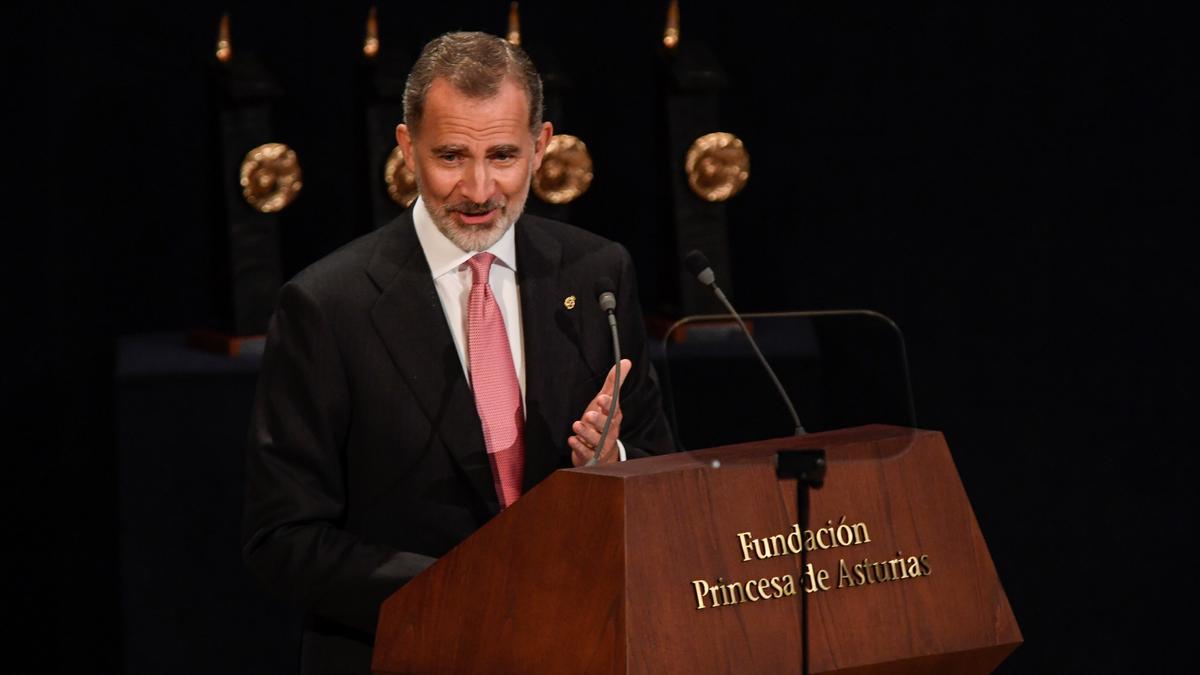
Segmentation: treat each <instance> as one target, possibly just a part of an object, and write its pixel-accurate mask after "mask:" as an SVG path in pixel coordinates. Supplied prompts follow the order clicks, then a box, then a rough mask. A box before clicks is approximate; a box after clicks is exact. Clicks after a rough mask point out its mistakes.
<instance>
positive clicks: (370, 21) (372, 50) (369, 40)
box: [363, 5, 379, 59]
mask: <svg viewBox="0 0 1200 675" xmlns="http://www.w3.org/2000/svg"><path fill="white" fill-rule="evenodd" d="M363 56H365V57H367V58H368V59H373V58H375V57H376V56H379V19H378V18H377V17H376V12H375V5H371V11H370V12H368V13H367V37H366V38H364V39H363Z"/></svg>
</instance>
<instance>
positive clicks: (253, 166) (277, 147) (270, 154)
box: [239, 143, 304, 213]
mask: <svg viewBox="0 0 1200 675" xmlns="http://www.w3.org/2000/svg"><path fill="white" fill-rule="evenodd" d="M239 182H240V183H241V185H242V196H243V197H245V198H246V202H247V203H248V204H250V206H253V207H254V208H255V209H256V210H258V211H261V212H262V213H276V212H278V211H282V210H283V208H284V207H286V206H287V205H288V204H291V203H292V201H293V200H295V199H296V195H298V194H300V188H302V187H304V184H303V183H302V182H301V181H300V162H299V160H297V159H296V152H295V151H294V150H292V149H291V148H289V147H288V146H286V145H284V144H283V143H267V144H265V145H260V146H258V147H257V148H254V149H253V150H251V151H250V152H248V153H246V158H245V159H243V160H242V170H241V178H240V180H239Z"/></svg>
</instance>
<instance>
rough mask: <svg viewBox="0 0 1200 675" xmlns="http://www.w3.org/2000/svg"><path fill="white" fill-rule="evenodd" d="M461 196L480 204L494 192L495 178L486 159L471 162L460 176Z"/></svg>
mask: <svg viewBox="0 0 1200 675" xmlns="http://www.w3.org/2000/svg"><path fill="white" fill-rule="evenodd" d="M462 192H463V197H466V198H467V199H469V200H471V201H473V202H475V203H476V204H482V203H483V202H486V201H487V200H488V198H490V197H491V196H492V193H493V192H495V179H494V178H493V177H492V171H491V167H489V166H488V162H487V160H483V161H477V162H471V163H470V165H469V166H468V167H467V169H466V171H465V172H464V174H463V178H462Z"/></svg>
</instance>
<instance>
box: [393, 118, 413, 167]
mask: <svg viewBox="0 0 1200 675" xmlns="http://www.w3.org/2000/svg"><path fill="white" fill-rule="evenodd" d="M396 144H397V145H399V146H400V151H401V152H403V153H404V164H405V166H407V167H408V170H409V171H412V172H416V170H417V167H416V158H415V157H413V144H412V134H411V133H409V131H408V125H407V124H397V125H396Z"/></svg>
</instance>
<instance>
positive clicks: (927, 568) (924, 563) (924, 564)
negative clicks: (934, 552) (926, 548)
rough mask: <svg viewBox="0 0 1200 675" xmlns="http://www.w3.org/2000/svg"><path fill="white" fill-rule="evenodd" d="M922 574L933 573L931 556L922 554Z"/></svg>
mask: <svg viewBox="0 0 1200 675" xmlns="http://www.w3.org/2000/svg"><path fill="white" fill-rule="evenodd" d="M921 574H924V575H925V576H929V575H930V574H933V568H931V567H930V566H929V556H927V555H923V556H921Z"/></svg>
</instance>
